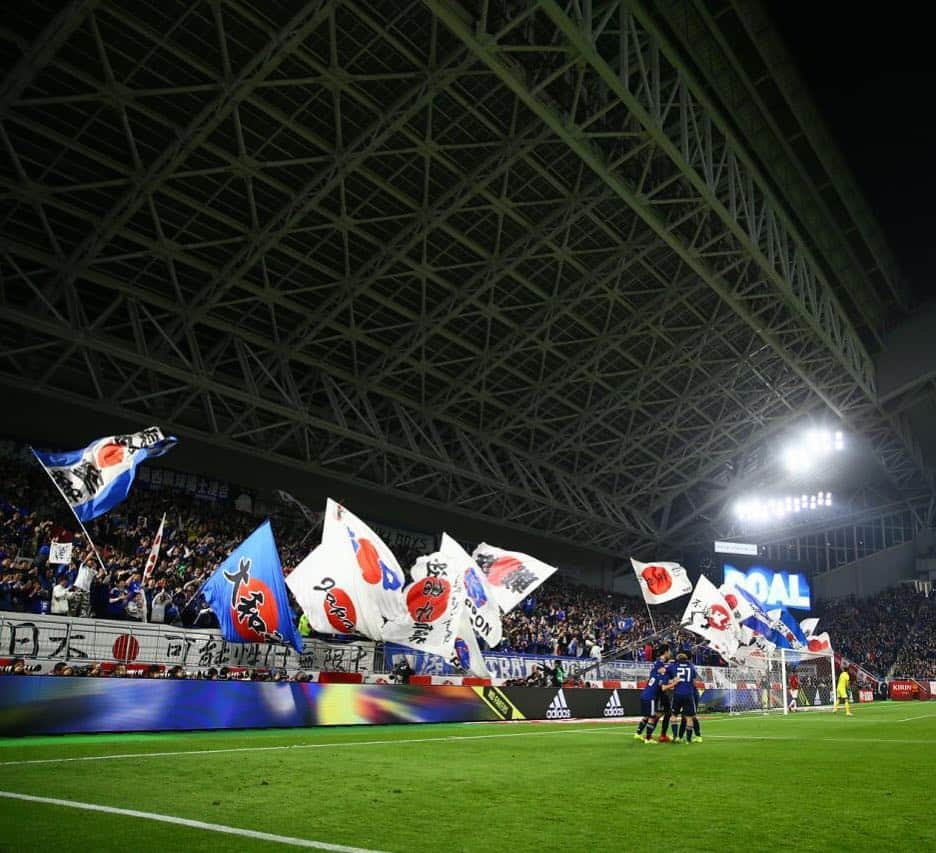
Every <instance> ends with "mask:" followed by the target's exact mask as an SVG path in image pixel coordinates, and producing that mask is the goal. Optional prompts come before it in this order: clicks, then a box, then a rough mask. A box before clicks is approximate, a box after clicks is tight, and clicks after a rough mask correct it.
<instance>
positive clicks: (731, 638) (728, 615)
mask: <svg viewBox="0 0 936 853" xmlns="http://www.w3.org/2000/svg"><path fill="white" fill-rule="evenodd" d="M681 624H682V627H683V628H685V629H686V630H687V631H692V633H693V634H698V635H699V636H700V637H702V638H703V639H704V640H705V641H706V643H708V645H709V647H710V648H712V649H714V650H715V651H716V652H718V653H719V654H720V655H721V656H722V657H724V658H729V657H733V656H734V655H735V653H736V652H737V651H738V629H739V627H740V626H739V625H738V623H737V621H736V620H735V618H734V614H733V613H732V610H731V607H730V606H729V605H728V602H727V601H725V598H724V596H723V595H722V594H721V593H720V592H719V591H718V590H717V589H716V588H715V585H714V584H713V583H712V582H711V581H710V580H709V579H708V578H707V577H706V576H705V575H700V576H699V580H698V582H697V583H696V586H695V589H694V590H693V592H692V598H690V599H689V603H688V604H687V605H686V610H685V612H684V613H683V617H682V622H681Z"/></svg>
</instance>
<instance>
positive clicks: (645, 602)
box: [644, 598, 656, 634]
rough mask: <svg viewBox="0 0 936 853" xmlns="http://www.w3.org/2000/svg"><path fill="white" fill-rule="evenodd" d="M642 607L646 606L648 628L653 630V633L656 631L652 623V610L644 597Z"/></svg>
mask: <svg viewBox="0 0 936 853" xmlns="http://www.w3.org/2000/svg"><path fill="white" fill-rule="evenodd" d="M644 607H646V608H647V616H649V617H650V628H651V629H652V630H653V633H654V634H655V633H656V625H654V624H653V612H652V611H651V610H650V604H649V602H648V601H647V599H646V598H645V599H644Z"/></svg>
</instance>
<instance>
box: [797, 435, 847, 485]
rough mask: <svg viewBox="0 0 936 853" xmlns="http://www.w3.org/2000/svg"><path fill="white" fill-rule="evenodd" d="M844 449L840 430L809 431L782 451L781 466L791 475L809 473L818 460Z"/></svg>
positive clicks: (843, 440)
mask: <svg viewBox="0 0 936 853" xmlns="http://www.w3.org/2000/svg"><path fill="white" fill-rule="evenodd" d="M844 449H845V436H844V434H843V433H842V431H841V430H836V431H834V432H833V431H832V430H828V429H819V428H816V429H810V430H806V432H804V433H802V434H801V435H800V436H799V438H797V439H796V440H794V441H793V442H791V443H790V444H788V445H786V447H785V448H784V449H783V453H782V457H783V464H784V466H785V467H786V469H787V470H788V471H789V472H790V473H791V474H802V473H804V472H805V471H809V470H810V469H812V468H813V466H814V465H815V464H816V462H818V461H819V460H820V459H823V458H825V457H827V456H830V455H831V454H833V453H836V452H838V451H841V450H844Z"/></svg>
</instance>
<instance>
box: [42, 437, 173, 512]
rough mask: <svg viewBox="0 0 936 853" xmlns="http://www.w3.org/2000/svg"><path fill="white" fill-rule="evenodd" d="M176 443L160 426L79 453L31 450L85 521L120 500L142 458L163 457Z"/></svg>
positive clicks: (104, 440)
mask: <svg viewBox="0 0 936 853" xmlns="http://www.w3.org/2000/svg"><path fill="white" fill-rule="evenodd" d="M176 441H177V439H176V438H174V437H173V436H164V435H163V434H162V430H161V429H160V428H159V427H148V428H147V429H144V430H141V431H140V432H134V433H130V434H128V435H109V436H107V437H106V438H99V439H97V441H93V442H92V443H91V444H89V445H88V446H87V447H84V448H82V449H81V450H72V451H67V452H64V453H41V452H39V451H38V450H33V454H34V455H35V457H36V459H38V460H39V464H40V465H42V467H43V468H45V470H46V472H47V473H48V474H49V476H50V477H51V478H52V481H53V482H54V483H55V485H56V486H57V487H58V489H59V491H60V492H61V493H62V497H64V498H65V500H66V501H68V505H69V506H70V507H71V508H72V511H73V512H74V513H75V516H76V517H77V518H78V519H79V521H81V522H86V521H91V519H93V518H97V517H98V516H99V515H103V514H104V513H105V512H108V511H109V510H111V509H113V508H114V507H115V506H117V504H119V503H120V502H121V501H123V500H124V499H125V498H126V497H127V494H128V493H129V491H130V486H131V485H132V484H133V476H134V474H135V472H136V466H137V465H139V464H140V463H141V462H142V461H143V460H144V459H152V458H153V457H155V456H162V455H163V454H164V453H165V452H166V451H167V450H170V449H171V448H172V447H174V446H175V444H176Z"/></svg>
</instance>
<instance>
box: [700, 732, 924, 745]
mask: <svg viewBox="0 0 936 853" xmlns="http://www.w3.org/2000/svg"><path fill="white" fill-rule="evenodd" d="M703 737H706V738H712V739H715V738H718V739H719V740H787V741H789V740H808V741H811V742H814V741H825V742H827V743H911V744H916V745H917V746H919V745H920V744H921V743H936V740H920V739H919V738H915V739H913V740H910V739H906V738H888V737H787V736H785V735H709V734H706V735H703Z"/></svg>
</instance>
